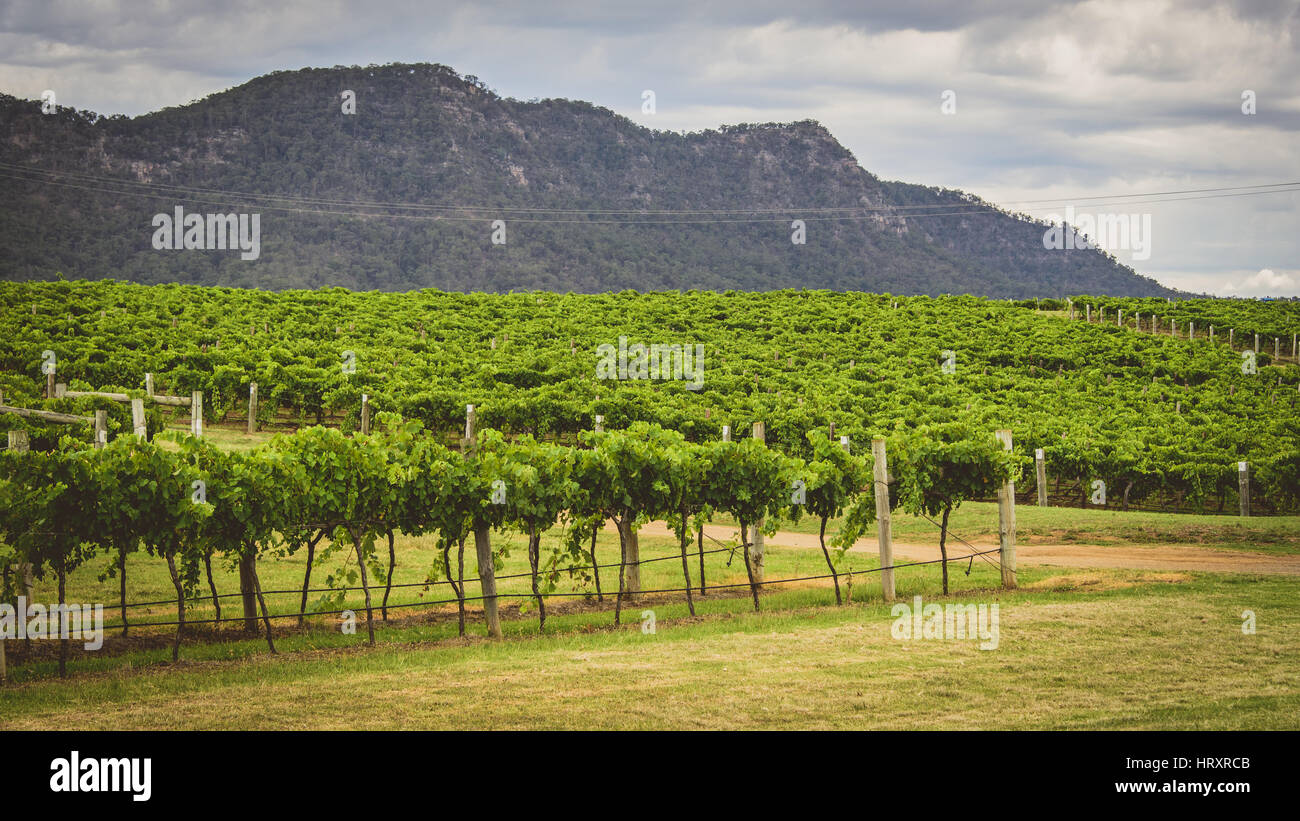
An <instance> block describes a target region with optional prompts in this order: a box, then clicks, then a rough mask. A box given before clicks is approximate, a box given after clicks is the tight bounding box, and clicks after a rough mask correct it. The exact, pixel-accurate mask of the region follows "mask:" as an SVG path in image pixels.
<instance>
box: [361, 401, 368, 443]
mask: <svg viewBox="0 0 1300 821" xmlns="http://www.w3.org/2000/svg"><path fill="white" fill-rule="evenodd" d="M361 435H362V436H369V435H370V394H368V393H363V394H361Z"/></svg>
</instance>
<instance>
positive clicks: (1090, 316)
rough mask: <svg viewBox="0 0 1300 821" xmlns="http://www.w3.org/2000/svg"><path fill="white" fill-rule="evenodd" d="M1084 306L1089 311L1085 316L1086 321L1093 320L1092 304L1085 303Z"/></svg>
mask: <svg viewBox="0 0 1300 821" xmlns="http://www.w3.org/2000/svg"><path fill="white" fill-rule="evenodd" d="M1084 308H1085V309H1086V312H1087V313H1086V314H1085V316H1084V321H1085V322H1091V321H1092V306H1091V305H1085V306H1084Z"/></svg>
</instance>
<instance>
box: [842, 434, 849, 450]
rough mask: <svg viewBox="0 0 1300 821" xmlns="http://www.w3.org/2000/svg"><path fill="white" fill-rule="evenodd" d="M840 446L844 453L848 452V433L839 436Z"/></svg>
mask: <svg viewBox="0 0 1300 821" xmlns="http://www.w3.org/2000/svg"><path fill="white" fill-rule="evenodd" d="M840 448H841V449H842V450H843V451H844V452H845V453H848V452H849V437H848V435H844V436H841V437H840Z"/></svg>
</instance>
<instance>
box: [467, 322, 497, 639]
mask: <svg viewBox="0 0 1300 821" xmlns="http://www.w3.org/2000/svg"><path fill="white" fill-rule="evenodd" d="M493 341H494V342H495V337H494V338H493ZM474 421H475V415H474V406H473V405H466V406H465V442H464V445H463V447H464V450H465V452H466V453H467V454H471V455H472V454H473V453H474V451H475V449H476V448H477V447H478V444H477V440H475V438H474ZM474 554H475V556H477V557H478V581H479V587H480V588H481V589H482V591H483V617H484V619H485V620H486V621H487V630H488V635H489V636H491V637H492V638H494V639H499V638H501V615H500V613H498V612H497V571H496V565H495V564H493V562H494V561H495V560H494V559H493V556H492V533H491V531H490V530H489V528H488V526H487V525H480V526H478V527H475V528H474Z"/></svg>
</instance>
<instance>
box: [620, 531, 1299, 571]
mask: <svg viewBox="0 0 1300 821" xmlns="http://www.w3.org/2000/svg"><path fill="white" fill-rule="evenodd" d="M606 529H607V530H613V529H614V528H613V527H612V526H607V527H606ZM641 533H642V534H644V535H647V536H659V537H663V538H672V537H673V534H672V531H671V530H670V529H669V528H668V526H667V525H666V524H664V523H663V522H651V523H650V524H648V525H646V526H645V527H643V528H641ZM704 533H705V535H707V536H712V537H713V538H715V539H719V540H722V541H726V540H727V539H731V538H735V537H736V535H737V530H736V529H735V528H731V527H727V526H725V525H708V526H706V527H705V528H704ZM766 542H767V544H769V545H774V546H777V547H803V548H810V549H813V550H820V547H819V546H818V544H817V536H816V534H812V533H791V532H789V531H778V532H777V533H776V534H774V535H772V536H769V537H768V538H767V540H766ZM973 543H974V544H975V545H976V547H977V548H978V549H979V550H988V549H990V548H995V547H997V542H989V541H985V540H981V539H976V540H975V541H974V542H973ZM850 549H851V550H852V551H853V552H855V553H858V552H865V553H875V552H876V551H877V550H878V549H879V548H878V547H877V545H876V540H875V539H860V540H859V541H858V542H857V543H856V544H854V545H853V547H852V548H850ZM970 553H971V550H970V548H969V547H967V546H966V545H964V544H961V543H960V542H959V543H956V544H952V545H949V547H948V555H949V557H950V558H953V557H960V556H967V555H970ZM894 556H895V558H896V560H897V559H910V560H912V561H930V560H934V559H938V558H940V556H939V545H938V543H937V542H936V543H935V544H915V543H908V542H898V541H895V542H894ZM989 558H990V559H992V560H993V561H997V556H996V555H991V556H989ZM1016 561H1017V562H1020V563H1024V564H1042V565H1058V566H1061V567H1081V568H1098V567H1107V568H1124V569H1130V570H1201V571H1210V572H1219V573H1282V574H1286V575H1300V556H1274V555H1269V554H1265V553H1243V552H1241V551H1236V550H1214V549H1212V548H1207V547H1201V546H1199V545H1116V546H1106V545H1088V544H1022V545H1017V546H1016Z"/></svg>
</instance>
